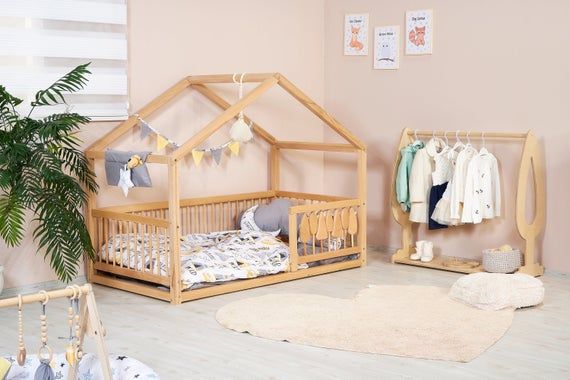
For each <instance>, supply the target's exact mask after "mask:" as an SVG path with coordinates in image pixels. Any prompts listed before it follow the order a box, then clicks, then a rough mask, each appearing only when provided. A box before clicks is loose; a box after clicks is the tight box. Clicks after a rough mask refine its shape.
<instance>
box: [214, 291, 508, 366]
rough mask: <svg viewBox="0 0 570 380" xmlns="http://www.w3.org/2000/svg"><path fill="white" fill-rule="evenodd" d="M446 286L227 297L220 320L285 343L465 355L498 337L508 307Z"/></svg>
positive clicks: (451, 357) (457, 358) (431, 355)
mask: <svg viewBox="0 0 570 380" xmlns="http://www.w3.org/2000/svg"><path fill="white" fill-rule="evenodd" d="M447 293H448V289H444V288H438V287H430V286H374V287H370V288H368V289H364V290H362V291H360V293H358V295H357V296H356V298H353V299H342V298H333V297H326V296H321V295H315V294H269V295H265V296H261V297H254V298H246V299H243V300H240V301H236V302H232V303H230V304H228V305H226V306H224V307H223V308H221V309H220V310H218V313H217V315H216V318H217V320H218V322H219V323H220V324H222V325H223V326H225V327H227V328H229V329H232V330H235V331H238V332H248V333H250V334H251V335H254V336H258V337H263V338H268V339H274V340H279V341H288V342H291V343H298V344H307V345H311V346H318V347H326V348H334V349H339V350H348V351H358V352H368V353H376V354H386V355H395V356H408V357H415V358H426V359H440V360H453V361H459V362H468V361H471V360H473V359H474V358H476V357H477V356H479V355H480V354H481V353H483V352H484V351H485V350H486V349H487V348H489V347H490V346H491V345H493V344H494V343H495V342H496V341H497V340H499V339H500V338H501V337H502V336H503V334H504V333H505V332H506V331H507V329H508V328H509V326H510V325H511V323H512V319H513V311H512V310H508V309H507V310H504V311H498V312H496V311H493V312H491V311H483V310H476V309H473V308H471V307H469V306H467V305H463V304H461V303H459V302H456V301H453V300H451V299H450V298H449V297H448V296H447Z"/></svg>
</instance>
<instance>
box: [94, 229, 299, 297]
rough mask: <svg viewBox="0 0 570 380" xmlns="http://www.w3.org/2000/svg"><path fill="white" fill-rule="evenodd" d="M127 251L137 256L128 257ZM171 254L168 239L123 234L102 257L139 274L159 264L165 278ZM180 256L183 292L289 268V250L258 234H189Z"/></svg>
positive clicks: (271, 236)
mask: <svg viewBox="0 0 570 380" xmlns="http://www.w3.org/2000/svg"><path fill="white" fill-rule="evenodd" d="M127 248H128V249H129V251H131V252H136V255H134V254H131V255H130V257H129V256H127V254H126V253H125V252H126V251H127ZM151 248H152V249H151ZM151 251H152V252H151ZM168 251H169V238H168V237H166V236H156V235H149V234H144V235H134V234H123V235H115V236H112V237H111V238H110V239H109V241H108V242H107V244H106V245H104V246H103V247H101V250H100V253H99V254H100V256H101V257H102V258H103V260H108V261H112V260H115V262H116V263H119V262H122V264H123V265H124V266H127V267H129V268H133V269H134V268H135V267H136V269H137V270H139V271H140V270H142V268H143V266H144V268H146V269H147V270H150V268H156V266H157V265H159V268H160V273H161V275H164V276H166V275H167V273H168V272H167V262H166V257H167V256H168V255H167V252H168ZM109 252H111V255H109ZM121 252H123V253H124V254H123V255H122V256H121ZM143 253H144V254H143ZM159 253H160V255H158V254H159ZM180 255H181V266H182V271H181V281H182V286H183V288H184V289H188V288H193V287H197V286H200V284H203V283H215V282H223V281H231V280H237V279H245V278H254V277H258V276H265V275H268V274H275V273H279V272H283V271H286V270H287V269H288V265H289V247H288V246H287V245H286V244H285V243H283V242H282V241H280V240H279V239H277V238H276V237H274V236H273V235H272V234H270V233H268V232H259V231H240V230H235V231H222V232H212V233H209V234H191V235H186V236H183V237H182V238H181V241H180ZM109 256H110V257H109ZM159 257H160V259H159Z"/></svg>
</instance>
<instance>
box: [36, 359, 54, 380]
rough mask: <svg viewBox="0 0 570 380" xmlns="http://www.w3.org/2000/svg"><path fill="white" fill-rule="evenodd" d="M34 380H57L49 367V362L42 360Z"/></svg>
mask: <svg viewBox="0 0 570 380" xmlns="http://www.w3.org/2000/svg"><path fill="white" fill-rule="evenodd" d="M34 380H55V374H54V373H53V369H52V368H51V367H50V366H49V360H45V359H42V360H41V364H40V366H39V367H38V369H36V373H35V374H34Z"/></svg>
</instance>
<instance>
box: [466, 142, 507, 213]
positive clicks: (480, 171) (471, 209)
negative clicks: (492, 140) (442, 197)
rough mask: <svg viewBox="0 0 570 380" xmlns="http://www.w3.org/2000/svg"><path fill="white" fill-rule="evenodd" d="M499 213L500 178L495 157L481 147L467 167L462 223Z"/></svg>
mask: <svg viewBox="0 0 570 380" xmlns="http://www.w3.org/2000/svg"><path fill="white" fill-rule="evenodd" d="M500 215H501V180H500V177H499V167H498V164H497V159H496V158H495V156H493V155H492V154H491V153H490V152H489V151H487V149H485V148H482V149H481V150H480V152H479V154H477V155H475V156H473V158H472V159H471V161H470V162H469V166H468V168H467V176H466V179H465V193H464V196H463V213H462V215H461V221H462V222H463V223H481V221H482V220H483V219H492V218H494V217H497V216H500Z"/></svg>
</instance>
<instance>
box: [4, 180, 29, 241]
mask: <svg viewBox="0 0 570 380" xmlns="http://www.w3.org/2000/svg"><path fill="white" fill-rule="evenodd" d="M24 221H25V208H24V206H23V205H22V202H21V201H20V200H19V199H18V195H17V192H16V191H12V192H11V193H10V194H8V196H4V197H0V237H2V239H3V240H4V241H5V242H6V244H7V245H8V246H9V247H15V246H17V245H18V244H20V242H21V241H22V238H23V237H24Z"/></svg>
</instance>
